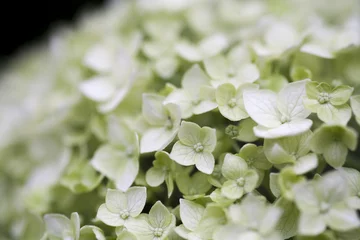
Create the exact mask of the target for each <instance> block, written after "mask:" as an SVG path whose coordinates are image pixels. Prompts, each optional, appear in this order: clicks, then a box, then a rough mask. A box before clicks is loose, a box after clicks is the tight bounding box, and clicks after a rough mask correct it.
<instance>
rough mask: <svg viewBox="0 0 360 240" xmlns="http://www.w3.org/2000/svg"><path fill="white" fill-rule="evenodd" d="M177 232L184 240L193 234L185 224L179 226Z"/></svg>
mask: <svg viewBox="0 0 360 240" xmlns="http://www.w3.org/2000/svg"><path fill="white" fill-rule="evenodd" d="M175 232H176V233H177V234H178V235H179V236H180V237H182V238H184V239H188V234H189V233H190V232H191V231H190V230H188V229H187V228H185V227H184V225H183V224H181V225H179V226H177V227H176V228H175Z"/></svg>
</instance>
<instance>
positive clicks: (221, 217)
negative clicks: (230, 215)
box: [195, 205, 226, 239]
mask: <svg viewBox="0 0 360 240" xmlns="http://www.w3.org/2000/svg"><path fill="white" fill-rule="evenodd" d="M225 221H226V217H225V213H224V210H223V209H222V208H221V207H219V206H209V205H208V206H207V207H206V209H205V211H204V214H203V217H202V219H201V221H200V223H199V225H198V227H197V229H196V231H195V232H196V233H198V234H199V235H201V238H203V239H212V236H213V233H214V230H215V229H216V228H218V227H219V226H221V225H222V224H223V223H225Z"/></svg>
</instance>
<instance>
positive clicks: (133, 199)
mask: <svg viewBox="0 0 360 240" xmlns="http://www.w3.org/2000/svg"><path fill="white" fill-rule="evenodd" d="M126 197H127V210H128V211H129V213H130V216H132V217H137V216H138V215H139V214H140V213H141V212H142V210H143V208H144V206H145V203H146V187H131V188H129V190H127V191H126Z"/></svg>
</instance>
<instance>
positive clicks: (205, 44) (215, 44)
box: [199, 34, 229, 57]
mask: <svg viewBox="0 0 360 240" xmlns="http://www.w3.org/2000/svg"><path fill="white" fill-rule="evenodd" d="M228 44H229V42H228V40H227V38H226V36H225V35H223V34H213V35H211V36H209V37H207V38H205V39H203V40H202V41H201V42H200V43H199V49H200V50H201V52H202V53H203V54H204V56H206V57H211V56H215V55H217V54H218V53H220V52H221V51H222V50H224V49H225V48H226V47H227V46H228Z"/></svg>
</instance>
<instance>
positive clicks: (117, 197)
mask: <svg viewBox="0 0 360 240" xmlns="http://www.w3.org/2000/svg"><path fill="white" fill-rule="evenodd" d="M105 201H106V208H107V209H108V210H109V211H111V212H112V213H120V212H121V211H123V210H126V209H128V205H127V197H126V193H124V192H122V191H119V190H114V189H108V190H107V192H106V198H105Z"/></svg>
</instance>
